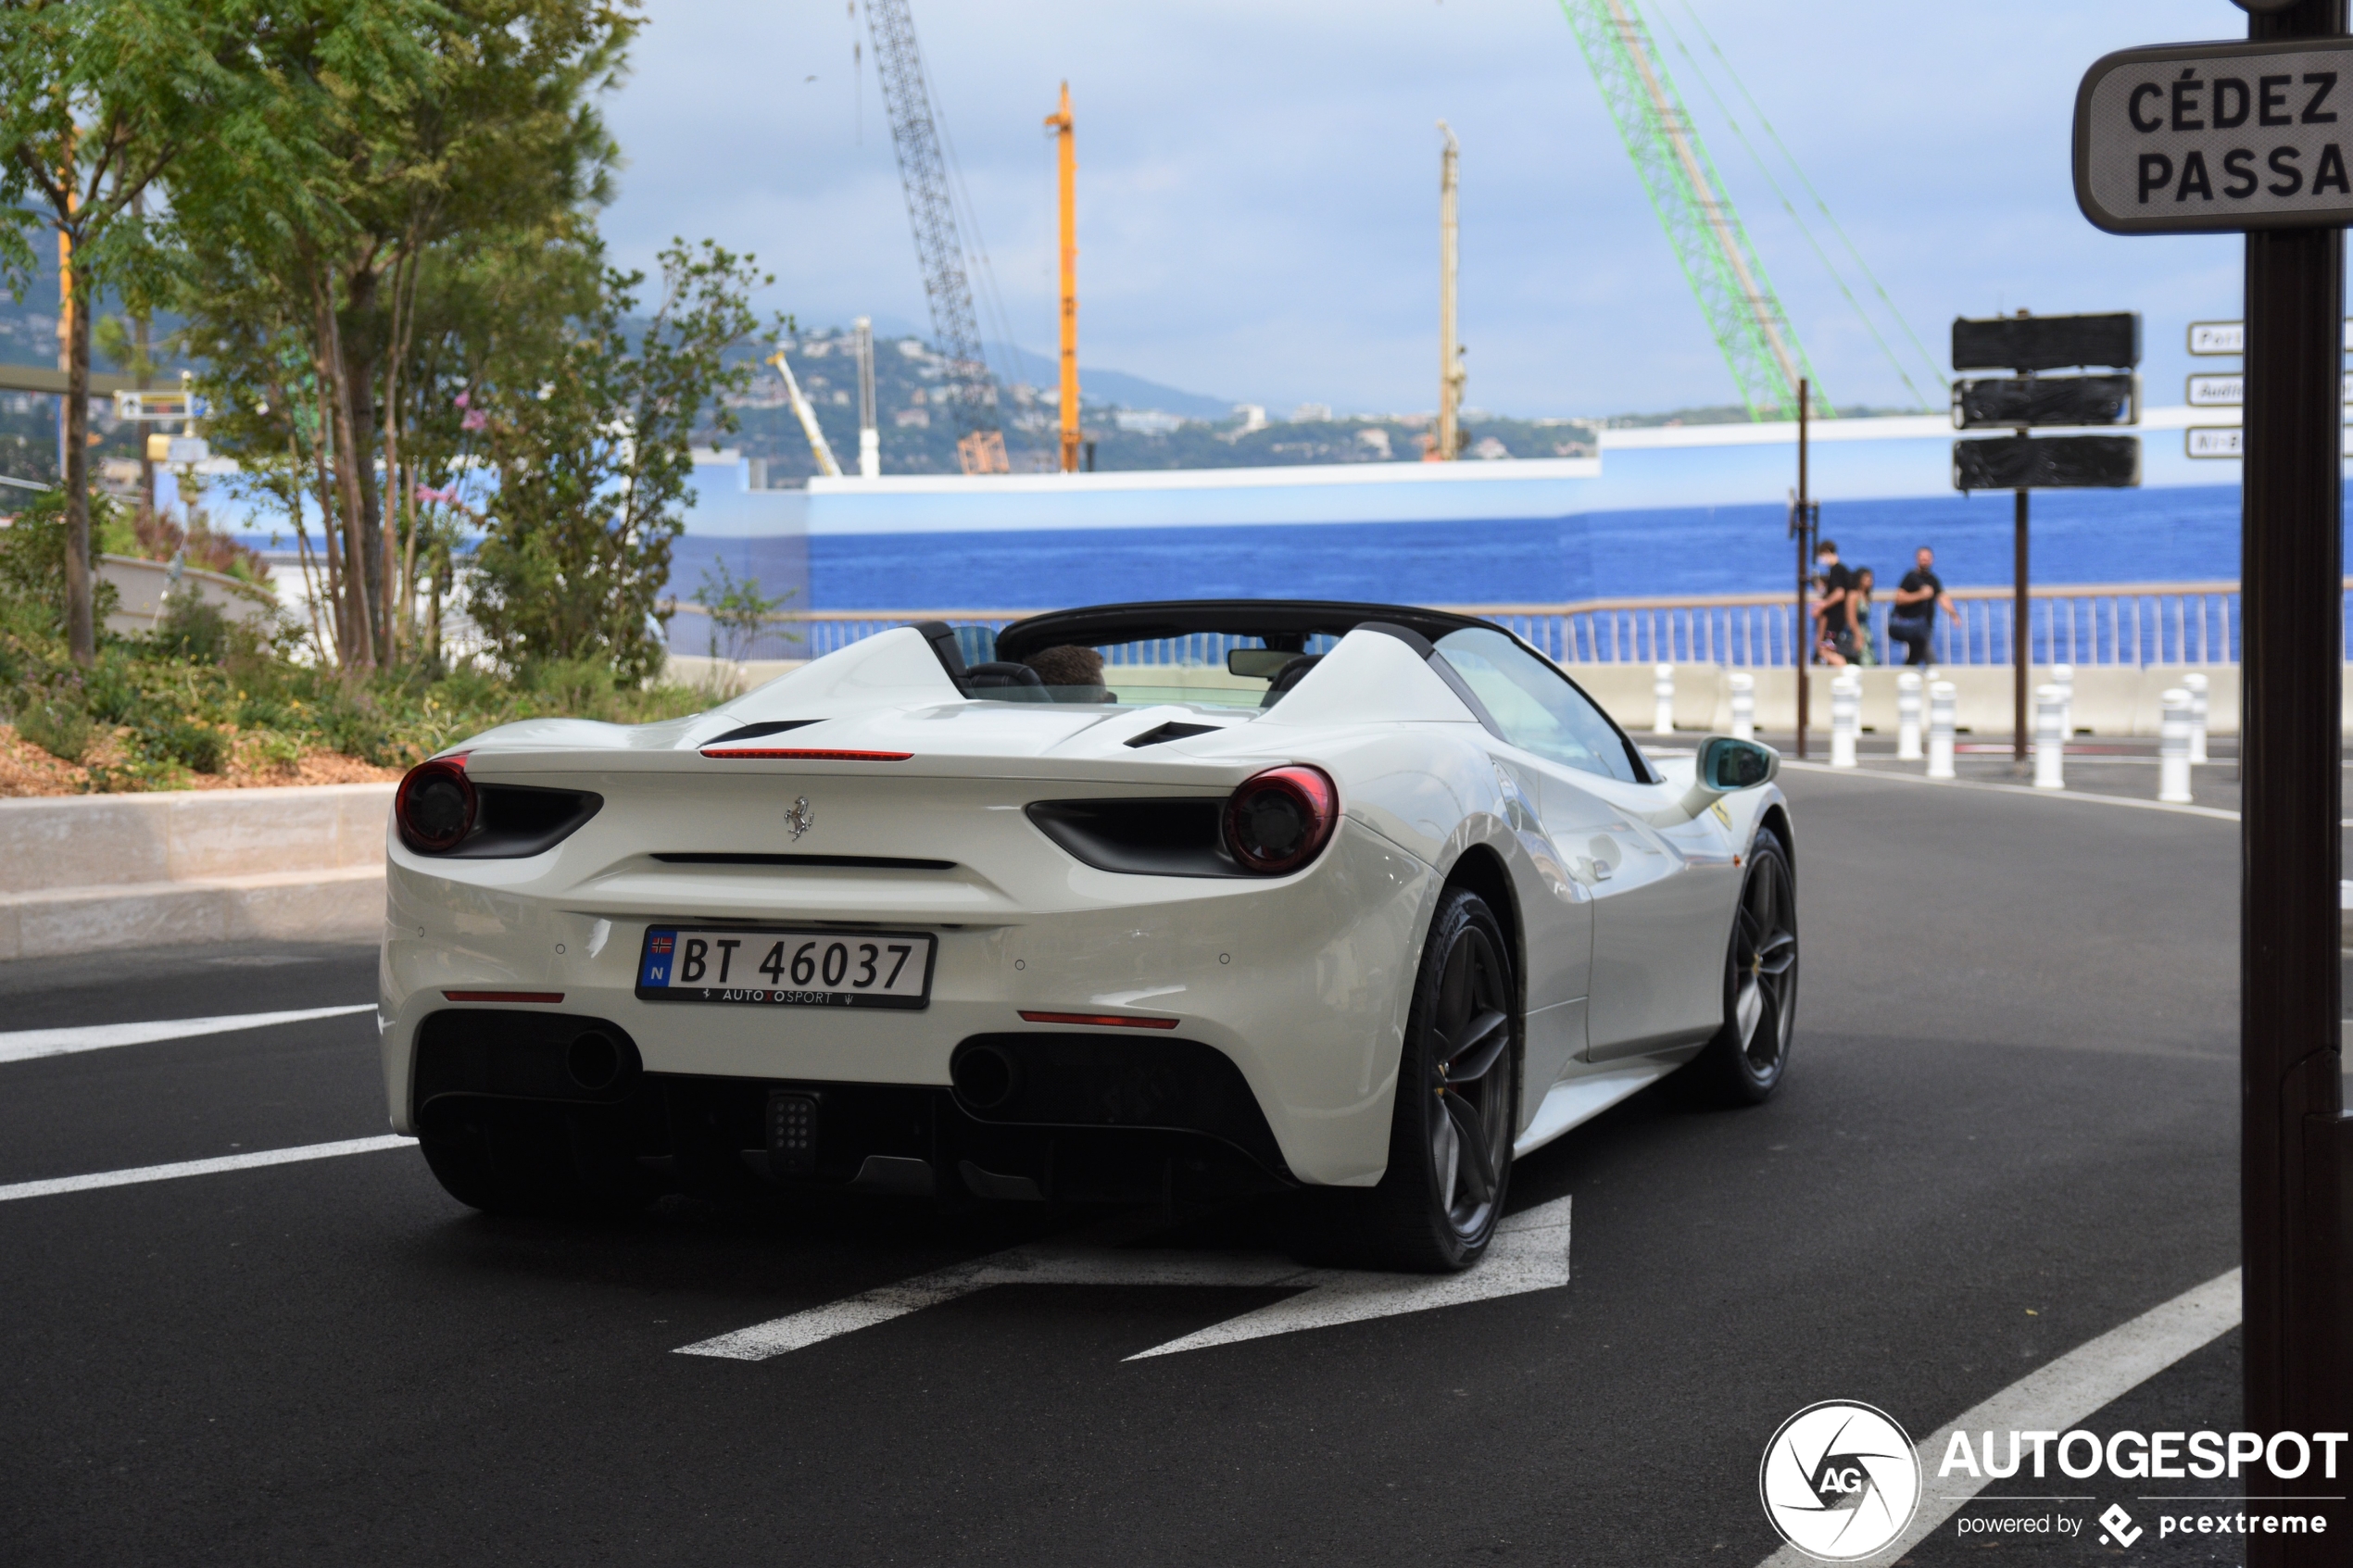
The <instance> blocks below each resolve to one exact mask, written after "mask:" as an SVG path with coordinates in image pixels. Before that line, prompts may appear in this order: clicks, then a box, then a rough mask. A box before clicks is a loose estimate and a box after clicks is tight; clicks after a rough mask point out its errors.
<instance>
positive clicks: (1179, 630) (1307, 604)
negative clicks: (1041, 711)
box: [997, 599, 1490, 661]
mask: <svg viewBox="0 0 2353 1568" xmlns="http://www.w3.org/2000/svg"><path fill="white" fill-rule="evenodd" d="M1366 621H1383V622H1386V623H1388V624H1390V625H1392V626H1403V627H1405V628H1406V629H1408V630H1409V631H1413V632H1417V633H1421V635H1423V636H1425V637H1427V638H1428V639H1429V640H1430V641H1431V642H1436V641H1437V640H1438V639H1439V638H1441V637H1442V636H1444V635H1446V633H1449V632H1459V631H1462V630H1464V629H1465V628H1466V627H1471V626H1487V625H1489V624H1490V622H1488V621H1481V620H1479V619H1478V617H1476V616H1469V615H1454V614H1450V613H1449V612H1447V611H1445V610H1442V609H1422V608H1416V607H1415V606H1411V605H1373V604H1347V603H1342V602H1340V601H1337V600H1325V599H1174V600H1164V601H1162V602H1159V603H1151V604H1126V605H1094V606H1090V607H1089V608H1085V609H1063V610H1055V611H1054V612H1052V613H1051V614H1048V615H1033V616H1031V617H1030V618H1029V619H1028V620H1026V621H1014V622H1013V624H1012V625H1011V626H1008V627H1006V628H1005V629H1004V630H1003V631H1002V632H1000V633H997V657H998V658H999V659H1012V660H1015V661H1018V660H1021V659H1027V658H1028V657H1029V656H1030V655H1032V654H1035V653H1038V652H1040V651H1041V650H1043V649H1046V648H1050V647H1059V646H1063V645H1064V644H1076V645H1077V646H1080V647H1089V646H1100V645H1102V644H1106V643H1135V642H1145V641H1149V640H1151V639H1153V638H1159V637H1184V636H1189V635H1192V634H1193V633H1200V632H1222V633H1227V634H1229V635H1234V636H1242V637H1259V638H1263V639H1265V641H1266V643H1267V646H1270V647H1271V646H1281V645H1280V644H1279V643H1278V642H1277V639H1279V638H1293V637H1296V638H1301V639H1304V638H1306V637H1308V636H1312V635H1314V634H1315V633H1319V632H1320V633H1324V634H1326V635H1327V636H1333V637H1344V636H1346V635H1347V634H1348V633H1351V632H1353V631H1354V630H1355V629H1356V628H1357V627H1359V626H1361V625H1363V624H1365V622H1366ZM1294 646H1296V645H1294Z"/></svg>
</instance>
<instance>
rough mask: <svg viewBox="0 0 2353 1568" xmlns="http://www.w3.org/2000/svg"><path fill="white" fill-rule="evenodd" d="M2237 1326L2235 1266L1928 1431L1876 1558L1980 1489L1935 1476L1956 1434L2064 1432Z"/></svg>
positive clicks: (1802, 1557) (1783, 1552) (1795, 1564)
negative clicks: (1914, 1500)
mask: <svg viewBox="0 0 2353 1568" xmlns="http://www.w3.org/2000/svg"><path fill="white" fill-rule="evenodd" d="M2238 1325H2239V1272H2238V1270H2236V1269H2233V1270H2232V1271H2231V1272H2230V1273H2226V1274H2221V1275H2219V1276H2217V1277H2216V1278H2214V1279H2210V1280H2208V1281H2207V1282H2206V1283H2205V1284H2204V1285H2201V1286H2198V1287H2197V1288H2196V1289H2195V1290H2186V1291H2183V1293H2182V1294H2181V1295H2179V1296H2176V1297H2175V1298H2173V1299H2171V1301H2168V1302H2166V1303H2164V1304H2163V1305H2162V1306H2158V1307H2152V1308H2150V1309H2149V1310H2148V1311H2145V1312H2143V1313H2142V1314H2141V1315H2140V1316H2139V1317H2137V1318H2134V1319H2133V1321H2132V1322H2130V1323H2126V1324H2124V1325H2123V1326H2122V1327H2120V1328H2112V1329H2110V1330H2108V1332H2107V1333H2106V1334H2103V1335H2101V1336H2099V1337H2098V1338H2097V1339H2095V1340H2093V1341H2091V1342H2090V1343H2089V1344H2086V1345H2079V1346H2077V1347H2076V1348H2074V1349H2072V1350H2070V1351H2069V1352H2068V1353H2067V1354H2066V1355H2064V1356H2061V1357H2060V1358H2059V1359H2058V1360H2057V1361H2053V1362H2051V1363H2050V1364H2049V1365H2047V1366H2045V1367H2042V1368H2040V1369H2038V1370H2036V1371H2034V1372H2031V1373H2029V1374H2027V1375H2026V1376H2024V1377H2022V1378H2020V1379H2019V1380H2018V1381H2017V1382H2016V1383H2013V1384H2011V1385H2010V1386H2008V1387H2007V1388H2005V1389H2003V1390H2002V1391H2001V1392H2000V1393H1998V1394H1996V1395H1994V1397H1993V1398H1992V1399H1988V1400H1986V1401H1985V1402H1984V1403H1983V1404H1982V1405H1980V1406H1978V1407H1977V1408H1976V1409H1975V1410H1973V1411H1969V1412H1967V1413H1966V1414H1964V1415H1963V1416H1961V1417H1960V1419H1959V1420H1957V1421H1956V1422H1954V1423H1953V1424H1951V1425H1950V1426H1944V1427H1939V1428H1938V1429H1937V1430H1936V1431H1935V1432H1933V1433H1931V1434H1930V1435H1929V1436H1928V1437H1927V1438H1926V1439H1924V1440H1923V1441H1922V1442H1921V1443H1920V1444H1919V1447H1918V1448H1917V1449H1915V1451H1916V1452H1917V1453H1918V1454H1919V1460H1920V1475H1921V1480H1922V1484H1923V1490H1922V1492H1921V1494H1920V1506H1919V1512H1918V1513H1916V1514H1914V1515H1913V1516H1912V1523H1911V1524H1910V1525H1909V1526H1908V1527H1906V1530H1905V1531H1904V1533H1903V1534H1902V1535H1901V1536H1899V1537H1896V1538H1895V1539H1894V1540H1893V1541H1891V1542H1889V1543H1888V1544H1887V1545H1886V1546H1885V1547H1884V1548H1882V1549H1881V1551H1880V1552H1879V1554H1878V1558H1877V1561H1881V1562H1894V1560H1895V1559H1897V1558H1899V1557H1901V1556H1903V1555H1904V1553H1906V1552H1907V1551H1909V1550H1911V1549H1913V1548H1914V1547H1916V1546H1918V1545H1919V1544H1920V1542H1922V1541H1924V1540H1926V1539H1928V1537H1931V1536H1932V1535H1934V1534H1935V1533H1936V1531H1937V1529H1938V1527H1939V1526H1941V1525H1942V1524H1944V1521H1946V1520H1947V1519H1950V1518H1951V1517H1952V1516H1953V1515H1954V1514H1955V1513H1957V1512H1959V1510H1960V1508H1961V1506H1962V1505H1963V1504H1965V1503H1967V1502H1968V1501H1969V1499H1972V1498H1974V1497H1976V1496H1977V1494H1978V1493H1979V1492H1980V1491H1982V1489H1983V1488H1984V1486H1985V1485H1986V1483H1985V1482H1984V1481H1982V1480H1979V1479H1976V1478H1974V1477H1969V1476H1944V1477H1941V1478H1940V1477H1939V1476H1938V1475H1937V1474H1936V1472H1937V1467H1938V1466H1940V1465H1941V1464H1943V1463H1944V1451H1945V1449H1948V1448H1950V1447H1951V1446H1952V1442H1953V1434H1954V1433H1956V1432H2009V1431H2029V1430H2032V1431H2039V1430H2041V1429H2043V1428H2045V1427H2050V1428H2054V1429H2056V1430H2057V1431H2060V1432H2064V1431H2066V1430H2068V1429H2069V1428H2070V1427H2071V1426H2073V1425H2075V1424H2077V1423H2079V1422H2081V1421H2082V1420H2084V1419H2085V1418H2087V1417H2089V1416H2090V1415H2092V1414H2093V1413H2094V1412H2095V1411H2099V1410H2101V1409H2102V1408H2104V1407H2106V1406H2108V1405H2111V1404H2113V1403H2115V1402H2116V1401H2117V1400H2118V1399H2122V1398H2123V1397H2124V1396H2125V1395H2126V1394H2129V1393H2131V1392H2132V1391H2133V1389H2135V1388H2137V1387H2139V1386H2141V1385H2142V1384H2144V1383H2146V1382H2147V1381H2148V1380H2149V1379H2150V1378H2152V1377H2155V1376H2156V1375H2157V1374H2158V1373H2160V1372H2163V1371H2164V1370H2165V1369H2166V1368H2167V1367H2170V1366H2171V1365H2172V1364H2173V1363H2174V1362H2175V1361H2180V1360H2181V1359H2182V1358H2183V1357H2184V1356H2186V1355H2188V1354H2189V1353H2190V1352H2192V1351H2193V1350H2200V1349H2203V1348H2206V1347H2207V1346H2208V1345H2210V1344H2212V1343H2213V1342H2214V1341H2215V1340H2217V1339H2219V1338H2221V1336H2223V1335H2225V1334H2227V1333H2229V1332H2230V1331H2231V1330H2232V1329H2234V1328H2236V1327H2237V1326H2238ZM1814 1561H1815V1560H1814V1559H1812V1558H1810V1557H1807V1556H1806V1554H1805V1553H1804V1552H1801V1551H1799V1550H1798V1549H1796V1548H1795V1547H1792V1546H1785V1547H1783V1548H1782V1549H1780V1550H1779V1551H1777V1552H1775V1553H1774V1554H1773V1555H1772V1556H1770V1557H1768V1558H1767V1559H1766V1560H1765V1561H1764V1562H1763V1564H1761V1568H1811V1564H1812V1563H1813V1562H1814Z"/></svg>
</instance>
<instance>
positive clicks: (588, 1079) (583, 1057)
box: [564, 1029, 627, 1094]
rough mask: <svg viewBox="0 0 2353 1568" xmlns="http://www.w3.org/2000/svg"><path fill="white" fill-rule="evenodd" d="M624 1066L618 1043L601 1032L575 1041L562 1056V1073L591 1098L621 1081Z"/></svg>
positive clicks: (597, 1030) (589, 1034)
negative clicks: (591, 1095) (592, 1095)
mask: <svg viewBox="0 0 2353 1568" xmlns="http://www.w3.org/2000/svg"><path fill="white" fill-rule="evenodd" d="M626 1064H627V1059H626V1058H625V1057H624V1056H623V1054H622V1049H621V1046H620V1043H619V1042H618V1041H616V1040H615V1039H614V1038H613V1037H612V1036H611V1035H608V1034H606V1033H605V1032H604V1031H603V1030H601V1029H590V1030H587V1031H585V1032H584V1033H583V1034H581V1035H579V1036H578V1037H576V1038H575V1039H574V1040H573V1042H572V1045H571V1047H569V1048H567V1049H566V1050H565V1052H564V1071H565V1072H566V1073H569V1074H570V1075H571V1077H572V1081H573V1083H574V1084H576V1085H579V1086H580V1087H581V1088H583V1089H585V1090H587V1091H588V1092H589V1093H590V1094H598V1093H601V1092H602V1091H604V1090H606V1089H610V1088H611V1087H612V1086H613V1085H615V1084H617V1083H619V1082H620V1081H621V1074H622V1072H623V1069H624V1067H625V1066H626Z"/></svg>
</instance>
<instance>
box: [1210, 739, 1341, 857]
mask: <svg viewBox="0 0 2353 1568" xmlns="http://www.w3.org/2000/svg"><path fill="white" fill-rule="evenodd" d="M1339 822H1340V792H1339V791H1338V790H1337V789H1335V788H1333V787H1332V781H1331V775H1330V774H1328V773H1327V772H1325V771H1323V770H1322V769H1321V768H1311V767H1308V766H1306V765H1304V764H1295V765H1293V766H1291V767H1287V768H1269V769H1268V770H1267V771H1265V772H1263V773H1259V774H1256V775H1254V776H1252V778H1250V779H1248V780H1246V781H1245V782H1244V783H1243V784H1242V786H1241V788H1239V789H1238V790H1236V791H1234V796H1233V798H1232V799H1230V800H1228V801H1227V803H1226V848H1227V852H1228V853H1229V854H1231V855H1232V856H1233V857H1234V859H1235V861H1236V862H1237V863H1238V864H1239V865H1240V866H1241V868H1242V869H1243V870H1244V871H1247V872H1254V873H1255V874H1257V875H1259V876H1283V875H1286V874H1288V873H1289V872H1295V871H1297V870H1299V868H1300V867H1302V866H1303V865H1305V864H1306V863H1307V862H1308V861H1310V860H1312V859H1315V857H1316V856H1317V855H1319V854H1321V853H1322V852H1323V848H1324V846H1325V845H1327V844H1328V843H1330V842H1331V836H1332V829H1333V828H1334V827H1335V826H1337V825H1338V824H1339Z"/></svg>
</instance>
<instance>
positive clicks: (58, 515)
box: [0, 490, 128, 673]
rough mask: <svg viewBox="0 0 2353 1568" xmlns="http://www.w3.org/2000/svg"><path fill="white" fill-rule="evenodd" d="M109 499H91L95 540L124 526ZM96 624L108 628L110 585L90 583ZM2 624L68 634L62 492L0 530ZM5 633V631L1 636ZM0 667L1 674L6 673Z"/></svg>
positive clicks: (41, 633) (46, 494) (36, 501)
mask: <svg viewBox="0 0 2353 1568" xmlns="http://www.w3.org/2000/svg"><path fill="white" fill-rule="evenodd" d="M127 527H128V524H127V523H125V522H124V521H123V517H122V509H121V508H120V507H119V506H117V505H116V504H115V501H114V499H113V497H111V496H109V495H92V496H91V497H90V533H91V536H92V538H93V539H94V540H95V539H100V538H103V537H105V536H106V535H107V533H110V532H112V531H116V530H120V529H124V528H127ZM94 596H95V599H94V602H95V606H96V618H97V623H98V624H99V625H101V626H103V625H105V624H106V621H107V616H108V615H109V614H111V613H112V612H113V610H114V608H115V604H116V602H117V600H118V599H119V598H120V595H119V594H117V593H116V591H115V589H114V587H113V585H112V584H110V583H96V584H94ZM0 625H5V626H7V627H12V628H14V629H15V630H16V631H17V633H18V634H19V635H30V636H32V637H34V638H41V637H48V636H55V637H62V636H64V635H65V634H66V505H65V494H64V492H62V491H58V490H44V491H42V492H41V493H40V494H39V495H35V496H34V497H33V498H32V501H31V505H29V506H27V507H26V508H24V509H23V510H22V511H20V512H19V513H18V514H17V517H16V521H15V522H13V523H12V524H10V525H9V526H8V527H6V528H5V529H0ZM0 634H5V633H0ZM5 672H6V670H5V668H0V673H5Z"/></svg>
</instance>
